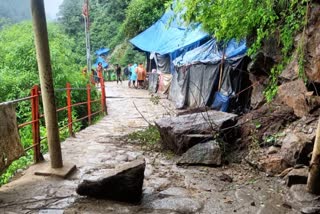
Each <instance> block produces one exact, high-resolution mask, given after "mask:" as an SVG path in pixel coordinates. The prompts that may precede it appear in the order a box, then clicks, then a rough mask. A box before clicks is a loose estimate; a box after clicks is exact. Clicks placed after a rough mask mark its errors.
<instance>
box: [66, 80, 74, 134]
mask: <svg viewBox="0 0 320 214" xmlns="http://www.w3.org/2000/svg"><path fill="white" fill-rule="evenodd" d="M66 89H67V107H68V129H69V136H70V137H73V136H74V134H73V131H72V101H71V85H70V83H68V82H67V84H66Z"/></svg>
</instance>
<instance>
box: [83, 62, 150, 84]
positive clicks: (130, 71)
mask: <svg viewBox="0 0 320 214" xmlns="http://www.w3.org/2000/svg"><path fill="white" fill-rule="evenodd" d="M91 71H92V74H91V75H90V79H91V83H92V84H95V85H96V86H99V83H100V79H101V78H103V72H104V70H103V66H102V63H101V62H99V63H98V66H97V68H96V70H93V69H91ZM123 72H124V75H125V76H126V77H127V78H128V87H129V88H131V87H134V88H138V89H139V88H144V85H145V80H146V74H147V72H146V69H145V68H144V66H143V63H139V65H137V64H134V65H132V64H128V66H126V67H125V68H124V70H123ZM82 73H83V74H84V75H85V76H86V73H87V68H84V69H83V70H82ZM115 73H116V75H117V84H119V82H120V83H122V77H121V76H122V73H121V67H120V66H119V65H118V64H116V65H115ZM136 83H137V84H136Z"/></svg>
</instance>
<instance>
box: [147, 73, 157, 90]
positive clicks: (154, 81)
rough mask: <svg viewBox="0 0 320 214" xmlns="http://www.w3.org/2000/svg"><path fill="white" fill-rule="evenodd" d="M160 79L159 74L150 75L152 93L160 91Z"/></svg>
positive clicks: (149, 88) (149, 87)
mask: <svg viewBox="0 0 320 214" xmlns="http://www.w3.org/2000/svg"><path fill="white" fill-rule="evenodd" d="M158 78H159V74H157V73H150V74H149V86H148V90H149V91H150V92H151V93H156V92H157V90H158Z"/></svg>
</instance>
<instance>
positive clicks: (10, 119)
mask: <svg viewBox="0 0 320 214" xmlns="http://www.w3.org/2000/svg"><path fill="white" fill-rule="evenodd" d="M23 154H24V150H23V147H22V145H21V143H20V137H19V132H18V125H17V118H16V109H15V106H14V105H10V104H9V105H0V174H1V172H2V171H4V170H5V169H6V168H7V167H8V166H9V165H10V164H11V163H12V162H13V161H14V160H17V159H18V158H20V157H21V156H22V155H23Z"/></svg>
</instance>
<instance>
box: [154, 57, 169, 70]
mask: <svg viewBox="0 0 320 214" xmlns="http://www.w3.org/2000/svg"><path fill="white" fill-rule="evenodd" d="M156 58H157V61H156V63H157V71H158V72H161V73H171V72H170V71H171V65H170V64H171V62H170V57H169V56H168V55H160V54H157V56H156Z"/></svg>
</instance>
